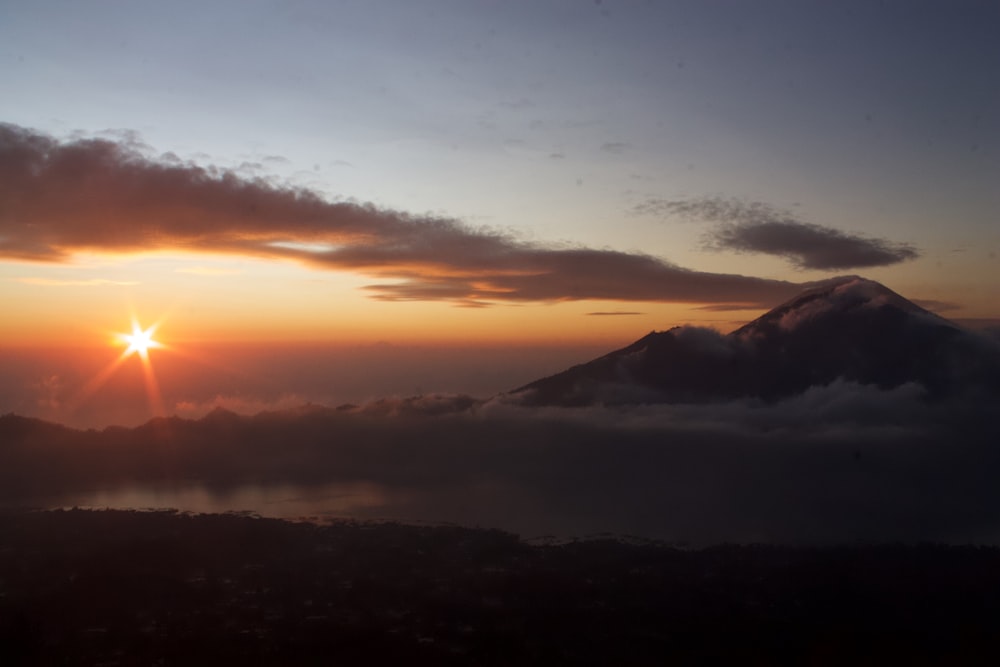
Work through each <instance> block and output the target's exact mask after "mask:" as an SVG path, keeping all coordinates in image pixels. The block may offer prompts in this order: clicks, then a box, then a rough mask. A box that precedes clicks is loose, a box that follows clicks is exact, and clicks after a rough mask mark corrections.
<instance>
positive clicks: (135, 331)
mask: <svg viewBox="0 0 1000 667" xmlns="http://www.w3.org/2000/svg"><path fill="white" fill-rule="evenodd" d="M155 331H156V325H155V324H154V325H153V326H151V327H149V328H148V329H145V330H144V329H143V328H142V327H140V326H139V323H138V322H135V321H133V322H132V333H131V334H125V335H123V336H122V339H123V340H124V341H125V342H126V343H128V349H126V350H125V354H126V356H127V355H130V354H138V355H139V356H140V357H142V358H143V359H146V358H148V357H149V350H150V348H154V347H160V344H159V343H157V342H156V341H155V340H153V333H154V332H155Z"/></svg>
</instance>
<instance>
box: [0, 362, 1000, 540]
mask: <svg viewBox="0 0 1000 667" xmlns="http://www.w3.org/2000/svg"><path fill="white" fill-rule="evenodd" d="M990 411H991V407H990V404H988V403H987V402H985V401H984V402H981V403H978V404H977V403H975V402H970V401H968V400H964V401H962V402H956V403H941V402H936V403H928V402H926V400H925V396H924V391H923V389H922V388H921V387H919V386H917V385H903V386H900V387H896V388H893V389H890V390H884V389H878V388H876V387H873V386H865V385H859V384H856V383H851V382H842V381H838V382H834V383H832V384H830V385H827V386H816V387H813V388H811V389H809V390H808V391H806V392H804V393H802V394H801V395H798V396H795V397H792V398H789V399H787V400H784V401H779V402H775V403H766V404H764V403H761V402H759V401H754V400H734V401H727V402H723V403H714V404H700V405H647V406H627V407H626V406H622V407H618V408H610V407H597V406H595V407H588V408H571V409H567V408H534V409H528V408H524V407H521V406H518V405H516V404H513V403H510V402H508V401H506V400H505V399H503V398H499V399H494V400H491V401H487V402H483V401H476V400H474V399H471V398H469V397H464V396H424V397H418V398H413V399H386V400H382V401H377V402H374V403H371V404H368V405H365V406H361V407H349V408H342V409H326V408H319V407H315V406H313V407H309V408H302V409H297V410H285V411H278V412H267V413H261V414H258V415H256V416H253V417H246V416H239V415H236V414H233V413H229V412H224V411H221V410H220V411H215V412H213V413H211V414H209V415H207V416H206V417H205V418H203V419H201V420H197V421H193V420H183V419H176V418H172V419H161V420H155V421H152V422H150V423H148V424H146V425H144V426H140V427H138V428H135V429H122V428H109V429H106V430H103V431H74V430H68V429H63V428H61V427H57V426H55V425H50V424H45V423H41V422H34V421H31V420H25V419H23V418H20V417H15V416H12V415H8V416H5V417H0V436H2V438H3V442H4V444H5V446H4V447H3V448H2V451H0V464H2V465H0V490H2V494H3V496H4V498H5V500H6V502H7V503H11V502H15V503H16V502H19V500H20V501H21V502H28V501H30V499H31V498H33V497H45V496H49V497H52V494H56V495H58V494H66V493H67V492H68V491H70V490H86V489H95V488H96V489H114V488H132V489H134V488H137V487H144V488H160V489H171V488H175V489H176V488H187V487H186V486H185V485H190V484H193V483H197V484H200V485H202V486H204V487H206V488H208V489H209V490H211V491H212V493H213V494H215V495H217V496H219V497H224V496H225V495H226V494H227V493H230V492H231V491H234V490H238V489H240V488H245V487H246V485H273V486H275V487H287V486H288V485H295V486H298V487H300V488H302V489H305V490H308V489H314V490H315V492H311V493H309V494H306V493H305V492H304V493H303V495H316V496H322V495H323V494H322V493H320V490H322V489H323V488H326V487H327V486H329V488H331V489H334V490H336V489H337V488H341V489H343V488H351V487H352V486H358V485H364V486H365V487H366V488H370V489H371V490H372V491H373V492H377V494H376V495H377V496H378V497H379V498H380V499H381V500H379V502H378V503H376V504H375V505H372V504H371V503H369V504H364V503H362V504H359V505H357V506H353V507H352V506H350V503H349V502H347V501H349V500H350V499H349V498H347V499H345V498H341V497H339V496H338V498H337V499H336V503H334V505H335V506H336V507H337V508H339V510H338V511H339V512H346V513H348V514H351V515H354V516H357V517H359V518H371V517H383V518H398V519H403V520H425V521H451V522H457V523H461V524H466V525H480V526H484V527H498V528H503V529H507V530H513V531H515V532H519V533H521V534H523V535H529V536H530V535H533V534H534V535H537V534H541V533H550V534H555V535H560V536H568V535H585V534H591V533H597V532H602V531H610V532H613V533H617V534H633V535H642V536H646V537H654V538H660V539H668V540H683V541H689V542H692V543H695V544H706V543H714V542H722V541H737V542H759V541H765V542H767V541H770V542H798V543H802V542H853V541H855V540H859V539H860V540H872V541H883V542H884V541H894V540H907V541H922V540H931V541H951V542H967V541H973V542H980V541H991V542H996V541H998V539H1000V534H998V531H997V526H998V525H1000V523H998V521H1000V488H998V487H997V485H996V483H995V478H994V477H995V476H994V475H993V474H992V472H991V471H993V470H995V469H996V466H997V465H998V464H1000V450H998V449H997V447H996V442H997V441H998V440H1000V431H998V426H997V423H996V420H995V419H992V417H991V412H990ZM237 495H238V494H237ZM293 495H294V494H293ZM67 497H69V496H67ZM101 497H104V498H107V497H109V496H108V495H107V494H106V495H104V496H101ZM165 497H169V494H168V496H165ZM394 499H395V500H394ZM56 502H58V501H56ZM72 502H77V501H75V500H74V501H72ZM159 502H163V501H162V500H161V501H159ZM232 509H246V508H239V507H234V508H232ZM316 511H317V512H319V511H321V509H320V508H317V510H316Z"/></svg>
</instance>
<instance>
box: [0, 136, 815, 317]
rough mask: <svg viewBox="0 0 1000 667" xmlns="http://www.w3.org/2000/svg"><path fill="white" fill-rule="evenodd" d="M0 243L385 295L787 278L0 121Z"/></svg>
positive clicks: (486, 300)
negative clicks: (155, 259) (319, 278)
mask: <svg viewBox="0 0 1000 667" xmlns="http://www.w3.org/2000/svg"><path fill="white" fill-rule="evenodd" d="M0 201H2V202H3V207H2V208H0V257H6V258H14V259H22V260H35V261H51V262H61V261H68V260H69V259H70V258H71V256H72V255H73V253H75V252H78V251H87V250H100V251H112V252H136V251H147V250H151V249H172V250H183V251H190V252H207V253H228V254H239V255H244V256H255V257H262V258H280V259H291V260H295V261H299V262H302V263H305V264H308V265H310V266H313V267H316V268H320V269H331V270H344V271H359V272H362V273H366V274H368V275H372V276H375V277H376V278H379V279H380V280H379V281H378V282H376V283H374V284H372V285H369V286H368V288H367V289H368V290H369V291H370V293H371V296H373V297H374V298H377V299H384V300H444V301H451V302H454V303H458V304H467V305H488V304H490V303H494V302H519V301H536V300H540V301H550V300H576V299H613V300H628V301H675V302H704V303H713V302H718V301H726V302H743V303H759V304H771V303H775V302H777V301H780V300H782V299H784V298H787V297H788V296H790V295H791V294H793V293H795V292H796V291H797V289H798V288H797V286H796V285H794V284H792V283H787V282H783V281H775V280H764V279H760V278H753V277H747V276H741V275H730V274H717V273H706V272H698V271H692V270H688V269H685V268H682V267H679V266H676V265H673V264H671V263H669V262H666V261H664V260H662V259H659V258H656V257H652V256H649V255H643V254H636V253H626V252H619V251H614V250H606V249H602V250H595V249H590V248H584V247H548V246H544V245H540V244H535V243H528V242H525V241H523V240H520V239H518V238H517V237H516V236H514V235H513V234H510V233H505V232H502V231H497V230H494V229H489V228H474V227H470V226H468V225H465V224H463V223H461V222H459V221H456V220H451V219H445V218H434V217H419V216H413V215H410V214H407V213H403V212H399V211H393V210H387V209H380V208H377V207H375V206H373V205H370V204H359V203H354V202H345V201H340V202H331V201H328V200H326V199H324V198H322V197H321V196H320V195H318V194H316V193H315V192H312V191H310V190H307V189H302V188H291V187H285V186H281V185H278V184H275V183H273V182H270V181H268V180H265V179H262V178H259V177H253V176H246V175H243V174H242V173H236V172H232V171H223V170H218V169H216V168H214V167H207V168H206V167H201V166H198V165H195V164H192V163H184V162H182V161H180V160H178V159H177V158H176V157H174V156H170V155H167V156H164V157H162V158H160V159H155V158H152V157H149V155H148V151H146V150H145V147H143V146H142V145H141V144H139V143H138V142H137V141H136V140H135V138H134V137H130V136H129V135H124V137H123V138H122V139H121V140H119V141H109V140H101V139H85V140H76V141H69V142H60V141H57V140H55V139H53V138H52V137H49V136H47V135H44V134H40V133H37V132H34V131H31V130H28V129H24V128H21V127H17V126H13V125H0Z"/></svg>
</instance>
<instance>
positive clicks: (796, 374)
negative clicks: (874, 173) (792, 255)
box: [512, 276, 1000, 406]
mask: <svg viewBox="0 0 1000 667" xmlns="http://www.w3.org/2000/svg"><path fill="white" fill-rule="evenodd" d="M838 379H841V380H846V381H851V382H856V383H859V384H866V385H876V386H878V387H880V388H883V389H888V388H892V387H896V386H899V385H902V384H906V383H918V384H920V385H922V386H923V387H925V388H926V390H927V392H928V394H929V396H931V397H943V396H948V395H952V394H955V393H959V392H963V391H969V390H975V391H981V390H986V391H996V390H1000V349H998V348H997V346H996V345H995V344H994V343H992V342H991V341H988V340H986V339H983V338H980V337H979V336H977V335H975V334H973V333H971V332H968V331H966V330H964V329H962V328H960V327H958V326H957V325H955V324H953V323H951V322H949V321H947V320H945V319H943V318H941V317H938V316H937V315H934V314H933V313H930V312H928V311H926V310H924V309H923V308H920V307H919V306H917V305H916V304H914V303H912V302H910V301H908V300H906V299H905V298H903V297H902V296H900V295H898V294H896V293H895V292H893V291H892V290H890V289H888V288H887V287H885V286H883V285H881V284H879V283H877V282H874V281H871V280H866V279H864V278H859V277H857V276H849V277H845V278H836V279H832V280H829V281H824V282H823V283H820V284H818V285H817V286H815V287H813V288H811V289H808V290H806V291H805V292H803V293H802V294H800V295H798V296H796V297H795V298H793V299H791V300H790V301H788V302H786V303H784V304H781V305H780V306H778V307H776V308H774V309H773V310H771V311H769V312H767V313H765V314H764V315H762V316H761V317H759V318H757V319H756V320H754V321H753V322H750V323H749V324H747V325H745V326H743V327H741V328H739V329H737V330H736V331H733V332H732V333H730V334H728V335H725V336H723V335H720V334H718V333H716V332H714V331H712V330H709V329H700V328H695V327H677V328H674V329H671V330H669V331H665V332H653V333H650V334H648V335H647V336H645V337H643V338H641V339H639V340H638V341H636V342H635V343H633V344H631V345H629V346H628V347H625V348H623V349H621V350H617V351H615V352H612V353H610V354H608V355H605V356H604V357H601V358H599V359H595V360H594V361H591V362H588V363H585V364H581V365H579V366H574V367H573V368H570V369H569V370H567V371H564V372H562V373H558V374H556V375H553V376H551V377H547V378H543V379H541V380H537V381H535V382H532V383H530V384H528V385H525V386H523V387H520V388H518V389H516V390H514V392H512V393H513V394H514V395H515V396H517V397H519V398H520V399H521V400H522V401H523V402H524V403H526V404H529V405H568V406H570V405H589V404H594V403H606V404H622V403H650V402H667V403H682V402H707V401H718V400H728V399H733V398H739V397H754V398H760V399H763V400H776V399H780V398H783V397H787V396H791V395H795V394H798V393H801V392H803V391H805V390H807V389H808V388H809V387H811V386H816V385H827V384H830V383H831V382H833V381H835V380H838Z"/></svg>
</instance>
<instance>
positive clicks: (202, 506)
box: [18, 482, 406, 520]
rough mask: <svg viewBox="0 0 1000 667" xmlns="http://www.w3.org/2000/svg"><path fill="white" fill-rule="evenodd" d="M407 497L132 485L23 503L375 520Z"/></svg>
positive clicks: (373, 488)
mask: <svg viewBox="0 0 1000 667" xmlns="http://www.w3.org/2000/svg"><path fill="white" fill-rule="evenodd" d="M405 502H406V498H405V494H403V493H401V492H399V491H390V490H389V489H387V488H385V487H384V486H382V485H379V484H374V483H370V482H338V483H330V484H324V485H317V486H308V487H303V486H300V485H293V484H274V485H265V484H247V485H242V486H237V487H232V488H226V489H219V488H209V487H207V486H205V485H202V484H187V485H175V486H168V487H167V486H161V487H157V486H153V487H150V486H129V487H121V488H116V489H100V490H91V491H81V492H75V493H69V494H64V495H59V496H49V497H44V498H35V499H32V500H31V501H30V502H26V503H18V504H19V505H30V506H34V507H44V508H47V509H50V508H58V507H79V508H84V509H176V510H179V511H181V512H194V513H205V514H207V513H223V512H253V513H255V514H259V515H260V516H264V517H272V518H277V519H315V520H323V519H325V518H342V517H355V518H375V517H380V516H382V512H383V511H385V512H386V513H387V514H388V515H391V514H392V512H391V508H392V507H393V506H398V505H399V504H401V503H405Z"/></svg>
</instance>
